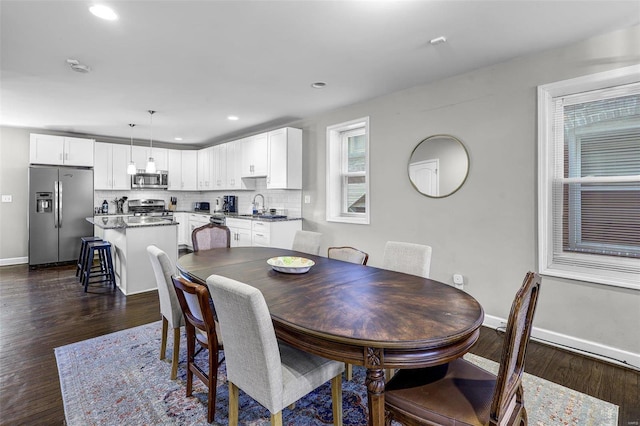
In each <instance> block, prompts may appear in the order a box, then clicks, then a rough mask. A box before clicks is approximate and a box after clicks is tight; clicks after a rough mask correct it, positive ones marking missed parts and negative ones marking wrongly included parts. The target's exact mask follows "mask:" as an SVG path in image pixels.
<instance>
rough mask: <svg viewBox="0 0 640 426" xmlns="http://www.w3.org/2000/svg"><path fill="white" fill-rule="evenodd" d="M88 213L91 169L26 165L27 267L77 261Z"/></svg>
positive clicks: (90, 228) (89, 232) (86, 231)
mask: <svg viewBox="0 0 640 426" xmlns="http://www.w3.org/2000/svg"><path fill="white" fill-rule="evenodd" d="M90 216H93V170H92V169H86V168H74V167H55V166H54V167H47V166H31V167H29V266H33V265H42V264H47V263H62V262H68V261H73V260H77V259H78V254H79V252H80V237H86V236H91V235H93V225H91V224H90V223H89V222H87V221H86V220H85V218H87V217H90Z"/></svg>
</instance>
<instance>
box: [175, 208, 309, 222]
mask: <svg viewBox="0 0 640 426" xmlns="http://www.w3.org/2000/svg"><path fill="white" fill-rule="evenodd" d="M175 213H196V214H203V215H206V216H211V215H212V214H224V216H225V217H226V218H227V219H245V220H260V221H264V222H281V221H288V220H302V218H301V217H288V216H285V215H270V214H268V213H265V214H239V213H220V212H214V213H207V212H205V211H202V210H199V211H194V210H176V211H175Z"/></svg>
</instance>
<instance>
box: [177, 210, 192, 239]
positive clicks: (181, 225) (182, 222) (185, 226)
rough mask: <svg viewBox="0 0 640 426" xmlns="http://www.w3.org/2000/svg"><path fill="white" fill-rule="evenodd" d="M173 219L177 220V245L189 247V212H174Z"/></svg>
mask: <svg viewBox="0 0 640 426" xmlns="http://www.w3.org/2000/svg"><path fill="white" fill-rule="evenodd" d="M173 219H174V220H175V221H176V222H178V247H180V246H188V247H191V234H190V233H189V231H190V230H191V228H190V227H189V214H188V213H174V214H173Z"/></svg>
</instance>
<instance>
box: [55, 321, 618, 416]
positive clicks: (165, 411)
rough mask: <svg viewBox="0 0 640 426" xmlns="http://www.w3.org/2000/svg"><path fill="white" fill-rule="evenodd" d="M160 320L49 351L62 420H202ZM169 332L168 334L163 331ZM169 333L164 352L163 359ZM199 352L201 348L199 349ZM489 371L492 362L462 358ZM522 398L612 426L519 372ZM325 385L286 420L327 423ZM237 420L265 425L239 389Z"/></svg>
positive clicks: (573, 398)
mask: <svg viewBox="0 0 640 426" xmlns="http://www.w3.org/2000/svg"><path fill="white" fill-rule="evenodd" d="M160 333H161V323H160V322H159V321H158V322H155V323H151V324H147V325H143V326H140V327H135V328H131V329H128V330H124V331H119V332H117V333H113V334H109V335H106V336H101V337H96V338H94V339H89V340H85V341H82V342H78V343H74V344H71V345H67V346H62V347H59V348H56V349H55V355H56V360H57V363H58V373H59V375H60V385H61V388H62V399H63V401H64V410H65V417H66V421H67V425H69V426H76V425H78V426H80V425H81V426H87V425H125V424H126V425H143V424H146V425H208V423H207V421H206V418H207V405H206V404H207V389H206V387H205V386H204V385H202V383H201V382H200V381H199V380H198V379H197V378H194V392H193V397H189V398H187V397H186V396H185V384H186V373H185V371H184V361H185V359H186V342H185V339H184V336H183V338H182V341H181V358H180V359H181V365H180V368H179V370H178V372H179V373H178V378H177V380H170V379H169V373H170V369H171V364H170V361H169V359H167V360H164V361H161V360H160V359H159V357H158V354H159V349H160ZM169 334H171V333H169ZM170 350H171V338H170V339H169V351H168V356H169V358H170ZM201 355H205V356H206V354H205V353H204V351H203V353H202V354H201ZM466 358H467V359H469V360H470V361H471V362H474V363H477V364H478V365H480V366H482V367H483V368H485V369H487V370H490V371H494V372H496V371H497V364H496V363H495V362H492V361H489V360H486V359H484V358H480V357H477V356H474V355H471V354H468V355H467V356H466ZM364 376H365V370H364V369H363V368H362V367H354V380H353V381H350V382H347V381H344V382H343V388H342V392H343V393H342V395H343V410H344V424H345V425H366V424H367V394H366V389H365V387H364ZM524 387H525V402H526V406H527V411H528V414H529V424H530V425H545V426H546V425H576V426H578V425H580V426H584V425H594V426H595V425H598V426H602V425H617V418H618V407H617V406H616V405H613V404H610V403H608V402H605V401H601V400H599V399H596V398H593V397H590V396H588V395H585V394H582V393H579V392H576V391H573V390H571V389H568V388H565V387H563V386H560V385H556V384H554V383H551V382H548V381H546V380H543V379H540V378H538V377H535V376H531V375H529V374H526V373H525V378H524ZM228 401H229V399H228V388H227V383H226V370H225V364H224V363H223V364H222V367H221V368H220V371H219V373H218V396H217V401H216V415H215V420H214V423H213V424H214V425H226V424H228V421H227V419H228V415H227V414H228ZM332 421H333V415H332V412H331V387H330V384H329V383H326V384H325V385H323V386H321V387H320V388H318V389H317V390H316V391H314V392H312V393H311V394H309V395H308V396H306V397H305V398H303V399H301V400H300V401H298V402H297V403H296V405H295V408H294V409H293V410H290V409H288V408H286V409H285V410H284V411H283V422H284V423H285V424H286V425H296V426H297V425H325V424H332ZM240 423H241V424H242V425H268V424H269V412H268V411H267V410H266V409H264V408H263V407H261V406H260V405H259V404H258V403H256V402H255V401H254V400H253V399H251V398H250V397H248V396H247V395H245V394H243V392H242V391H240Z"/></svg>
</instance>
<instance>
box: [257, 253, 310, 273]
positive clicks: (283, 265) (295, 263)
mask: <svg viewBox="0 0 640 426" xmlns="http://www.w3.org/2000/svg"><path fill="white" fill-rule="evenodd" d="M267 263H268V264H269V265H271V267H272V268H273V269H274V270H276V271H278V272H284V273H285V274H304V273H305V272H307V271H309V269H311V267H312V266H313V265H315V264H316V263H315V262H314V261H313V260H311V259H307V258H304V257H297V256H280V257H272V258H271V259H269V260H267Z"/></svg>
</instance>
